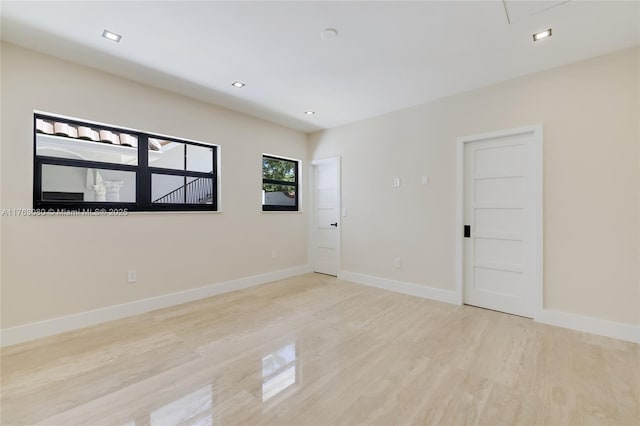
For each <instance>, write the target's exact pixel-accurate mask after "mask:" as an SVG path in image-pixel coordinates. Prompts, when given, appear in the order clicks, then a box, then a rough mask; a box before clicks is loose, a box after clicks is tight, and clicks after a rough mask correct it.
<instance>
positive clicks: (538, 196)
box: [455, 124, 544, 320]
mask: <svg viewBox="0 0 640 426" xmlns="http://www.w3.org/2000/svg"><path fill="white" fill-rule="evenodd" d="M522 134H531V136H532V138H533V152H534V155H533V156H531V157H530V158H529V159H528V160H529V162H530V163H529V165H530V166H531V170H533V171H534V175H533V176H532V179H533V187H534V191H533V193H532V194H530V196H531V200H530V201H531V203H532V205H534V206H535V207H534V215H535V223H536V227H535V229H534V230H533V234H534V235H535V239H536V242H535V249H534V250H535V257H536V258H535V260H533V262H534V263H533V277H532V279H533V282H534V286H535V289H534V292H535V300H534V311H533V312H534V314H533V318H534V320H537V319H538V317H539V315H540V313H541V312H542V311H543V309H544V306H543V303H544V302H543V301H544V299H543V260H542V259H543V218H542V211H543V197H542V188H543V187H542V185H543V175H542V173H543V165H542V155H543V129H542V124H535V125H531V126H525V127H518V128H513V129H506V130H499V131H495V132H489V133H482V134H478V135H472V136H463V137H460V138H458V139H457V143H456V150H457V152H456V174H457V176H456V230H455V235H456V265H455V268H456V271H455V272H456V273H455V277H456V300H457V303H458V304H460V305H462V304H463V302H464V278H463V277H464V263H463V262H464V256H463V250H464V232H463V230H464V180H465V175H464V148H465V144H467V143H471V142H479V141H487V140H491V139H496V138H502V137H510V136H518V135H522Z"/></svg>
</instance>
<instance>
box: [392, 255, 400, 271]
mask: <svg viewBox="0 0 640 426" xmlns="http://www.w3.org/2000/svg"><path fill="white" fill-rule="evenodd" d="M393 267H394V268H395V269H400V258H399V257H396V258H395V259H393Z"/></svg>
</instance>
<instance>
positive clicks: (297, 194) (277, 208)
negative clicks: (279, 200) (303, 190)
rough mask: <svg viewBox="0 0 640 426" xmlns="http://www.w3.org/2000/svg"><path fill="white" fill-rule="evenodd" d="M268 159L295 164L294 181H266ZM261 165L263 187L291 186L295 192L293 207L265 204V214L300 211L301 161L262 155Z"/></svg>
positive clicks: (263, 208) (263, 207)
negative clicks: (270, 185)
mask: <svg viewBox="0 0 640 426" xmlns="http://www.w3.org/2000/svg"><path fill="white" fill-rule="evenodd" d="M265 158H268V159H271V160H278V161H285V162H289V163H293V164H294V181H293V182H290V181H284V180H277V179H265V177H264V159H265ZM260 164H261V165H262V187H263V188H264V185H265V184H273V185H283V186H291V187H293V188H294V191H295V203H294V205H293V206H280V205H276V204H263V205H262V211H263V212H291V211H295V212H297V211H300V208H299V205H300V160H295V159H292V158H285V157H278V156H275V155H271V154H262V159H261V162H260Z"/></svg>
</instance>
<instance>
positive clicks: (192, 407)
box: [150, 385, 213, 426]
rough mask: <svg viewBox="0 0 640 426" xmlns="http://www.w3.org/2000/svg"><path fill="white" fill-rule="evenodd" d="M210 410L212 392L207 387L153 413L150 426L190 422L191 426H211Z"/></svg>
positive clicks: (209, 387)
mask: <svg viewBox="0 0 640 426" xmlns="http://www.w3.org/2000/svg"><path fill="white" fill-rule="evenodd" d="M212 408H213V391H212V386H211V385H208V386H205V387H203V388H200V389H198V390H197V391H195V392H192V393H190V394H189V395H186V396H183V397H182V398H180V399H176V400H175V401H173V402H170V403H169V404H167V405H163V406H162V407H160V408H158V409H157V410H155V411H153V412H152V413H151V416H150V425H151V426H160V425H163V426H164V425H177V424H183V423H185V422H187V421H190V422H189V423H190V424H192V425H198V426H211V425H212V424H213V423H212V417H211V410H212Z"/></svg>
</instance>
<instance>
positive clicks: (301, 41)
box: [2, 0, 640, 132]
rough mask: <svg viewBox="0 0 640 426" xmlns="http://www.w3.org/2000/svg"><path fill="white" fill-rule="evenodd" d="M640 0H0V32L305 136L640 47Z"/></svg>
mask: <svg viewBox="0 0 640 426" xmlns="http://www.w3.org/2000/svg"><path fill="white" fill-rule="evenodd" d="M639 5H640V3H639V2H637V1H629V2H615V1H590V2H582V1H570V2H562V1H549V2H541V1H536V2H520V1H512V0H509V1H506V2H504V3H503V2H502V1H486V2H484V1H482V2H481V1H471V2H454V1H449V2H444V1H443V2H436V1H413V2H411V1H410V2H399V1H386V2H380V1H379V2H360V1H350V2H348V1H343V2H322V1H319V2H309V1H300V2H269V1H258V2H244V1H233V2H204V1H200V2H185V1H180V2H166V1H165V2H151V1H142V2H134V1H126V2H114V1H112V2H95V1H82V2H51V1H46V2H26V1H16V2H13V1H2V38H3V39H4V40H6V41H9V42H12V43H16V44H19V45H22V46H26V47H29V48H32V49H35V50H39V51H42V52H46V53H49V54H52V55H55V56H58V57H61V58H64V59H68V60H71V61H74V62H78V63H81V64H85V65H89V66H92V67H95V68H98V69H101V70H105V71H108V72H111V73H114V74H118V75H121V76H124V77H127V78H130V79H133V80H137V81H141V82H144V83H147V84H151V85H154V86H158V87H163V88H165V89H168V90H171V91H175V92H178V93H183V94H185V95H188V96H191V97H194V98H198V99H201V100H204V101H207V102H211V103H214V104H218V105H222V106H226V107H228V108H231V109H234V110H237V111H241V112H245V113H247V114H250V115H253V116H257V117H260V118H263V119H266V120H269V121H272V122H275V123H279V124H282V125H285V126H288V127H291V128H295V129H299V130H302V131H305V132H308V131H314V130H318V129H323V128H330V127H334V126H338V125H341V124H345V123H349V122H353V121H357V120H361V119H365V118H368V117H372V116H375V115H379V114H384V113H387V112H390V111H394V110H398V109H401V108H405V107H409V106H412V105H416V104H421V103H425V102H429V101H432V100H434V99H437V98H441V97H443V96H448V95H451V94H454V93H459V92H463V91H466V90H470V89H474V88H478V87H482V86H486V85H489V84H492V83H496V82H499V81H502V80H506V79H510V78H514V77H517V76H521V75H525V74H529V73H533V72H536V71H540V70H543V69H547V68H551V67H555V66H559V65H562V64H566V63H570V62H574V61H577V60H581V59H585V58H589V57H593V56H597V55H601V54H605V53H607V52H611V51H614V50H618V49H622V48H625V47H630V46H634V45H638V44H639V37H640V34H639V27H640V25H639V22H640V8H639ZM508 14H510V15H511V16H510V19H508V16H509V15H508ZM509 21H511V23H509ZM328 27H331V28H336V29H337V30H338V32H339V35H338V37H336V38H333V39H328V40H325V39H323V38H321V37H320V31H322V30H323V29H325V28H328ZM547 28H552V29H553V37H551V38H549V39H545V40H542V41H539V42H537V43H534V42H533V41H532V34H533V33H534V32H538V31H541V30H545V29H547ZM104 29H109V30H111V31H113V32H116V33H118V34H121V35H122V41H121V42H120V43H114V42H112V41H109V40H106V39H104V38H102V37H101V34H102V31H103V30H104ZM235 80H240V81H243V82H245V83H247V86H246V87H244V88H242V89H237V88H234V87H232V86H231V83H232V82H233V81H235ZM307 110H313V111H316V112H317V113H316V115H313V116H307V115H305V114H304V111H307Z"/></svg>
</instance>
